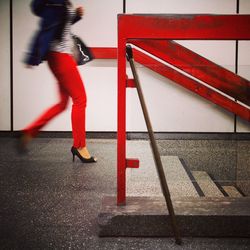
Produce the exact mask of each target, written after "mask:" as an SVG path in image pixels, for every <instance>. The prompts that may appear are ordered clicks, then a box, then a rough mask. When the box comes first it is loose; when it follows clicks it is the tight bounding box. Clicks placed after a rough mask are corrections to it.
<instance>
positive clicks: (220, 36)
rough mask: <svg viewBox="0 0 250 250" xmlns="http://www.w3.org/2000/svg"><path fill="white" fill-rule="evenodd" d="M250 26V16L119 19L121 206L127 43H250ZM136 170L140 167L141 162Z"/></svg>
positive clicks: (122, 196) (120, 198)
mask: <svg viewBox="0 0 250 250" xmlns="http://www.w3.org/2000/svg"><path fill="white" fill-rule="evenodd" d="M249 23H250V15H207V14H204V15H200V14H197V15H183V14H178V15H126V14H120V15H118V49H117V56H118V126H117V204H118V205H125V204H126V168H127V167H128V166H127V162H128V159H126V87H127V84H126V81H127V79H126V43H127V41H128V40H129V39H167V40H180V39H181V40H183V39H187V40H199V39H202V40H250V29H249ZM219 99H220V98H219ZM130 162H131V161H130ZM132 165H133V164H132ZM136 166H137V167H138V166H139V162H138V160H137V164H136Z"/></svg>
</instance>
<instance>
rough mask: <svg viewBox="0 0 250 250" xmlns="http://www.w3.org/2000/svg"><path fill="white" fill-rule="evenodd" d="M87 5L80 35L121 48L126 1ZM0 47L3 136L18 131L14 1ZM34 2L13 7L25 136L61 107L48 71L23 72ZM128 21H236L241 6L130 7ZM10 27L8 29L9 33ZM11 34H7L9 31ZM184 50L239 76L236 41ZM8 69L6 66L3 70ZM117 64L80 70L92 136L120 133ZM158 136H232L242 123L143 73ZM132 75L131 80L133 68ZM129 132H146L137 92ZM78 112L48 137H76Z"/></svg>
mask: <svg viewBox="0 0 250 250" xmlns="http://www.w3.org/2000/svg"><path fill="white" fill-rule="evenodd" d="M73 3H74V4H75V6H77V5H84V8H85V15H84V18H83V20H81V21H80V22H79V23H77V24H76V25H75V26H74V28H73V31H74V33H76V34H78V35H80V36H81V37H82V38H83V40H84V41H85V42H86V43H87V44H88V45H89V46H93V47H94V46H97V47H99V46H100V47H116V44H117V14H118V13H122V11H123V0H105V1H100V0H75V1H73ZM0 4H1V8H0V13H1V15H0V22H1V29H0V41H1V44H4V46H5V47H6V49H5V50H4V51H3V50H1V52H0V53H1V59H0V60H1V68H0V91H1V93H4V95H3V94H2V95H1V96H2V97H1V98H0V107H1V111H0V119H1V120H0V130H9V129H10V105H9V103H10V100H9V97H10V94H9V92H10V89H9V78H10V74H9V42H8V39H9V37H8V36H9V30H8V27H9V21H8V20H9V19H8V13H9V10H8V8H9V1H1V2H0ZM29 4H30V0H22V1H20V0H13V17H14V19H13V27H14V37H13V39H14V41H13V48H14V51H13V52H14V58H13V60H14V65H13V66H14V72H13V77H14V86H13V87H14V129H15V130H19V129H21V128H23V127H24V126H26V125H27V124H28V123H29V122H31V121H32V120H33V119H34V118H36V117H37V116H38V115H39V114H40V113H41V112H42V111H44V110H45V109H46V108H48V107H49V106H50V105H52V104H54V103H55V102H56V101H57V92H56V91H57V86H56V83H55V79H54V77H53V76H52V74H51V73H50V71H49V69H48V67H47V65H46V63H44V64H42V65H40V66H39V67H35V68H34V69H26V68H25V67H24V65H23V64H22V59H23V56H24V52H25V50H27V48H28V44H29V41H30V39H31V37H32V35H33V34H34V31H35V30H36V29H37V22H38V18H37V17H35V16H34V15H32V13H31V11H30V8H29ZM126 11H127V13H216V14H234V13H235V12H236V0H220V1H217V0H202V1H201V0H154V1H151V0H126ZM240 13H247V14H249V13H250V1H248V0H240ZM2 23H3V25H2ZM2 27H3V28H2ZM179 42H180V43H181V44H182V45H184V46H186V47H188V48H190V49H192V50H194V51H196V52H197V53H199V54H201V55H203V56H205V57H207V58H209V59H211V60H213V61H214V62H216V63H218V64H220V65H222V66H224V67H226V68H228V69H230V70H232V71H234V70H235V65H234V64H235V42H234V41H179ZM249 64H250V61H249V42H246V41H241V42H240V43H239V74H240V75H242V76H244V77H246V78H249V72H250V71H249V67H250V66H249ZM3 65H4V66H3ZM116 66H117V65H116V61H115V60H95V61H93V62H91V63H90V64H88V65H86V66H83V67H79V69H80V72H81V75H82V77H83V80H84V83H85V87H86V90H87V95H88V106H87V130H88V131H116V129H117V106H116V105H117V104H116V103H117V68H116ZM138 72H139V76H140V79H141V83H142V85H143V90H144V92H145V96H146V101H147V104H148V108H149V112H150V115H151V117H152V122H153V127H154V129H155V131H166V132H171V131H175V132H181V131H182V132H232V131H233V130H234V116H233V115H232V114H230V113H228V112H227V111H225V110H223V109H222V108H220V107H217V106H216V105H214V104H212V103H210V102H208V101H206V100H204V99H202V98H200V97H199V96H196V95H194V94H193V93H191V92H189V91H187V90H185V89H183V88H182V87H180V86H178V85H176V84H175V83H173V82H171V81H169V80H167V79H165V78H163V77H161V76H159V75H157V74H156V73H153V72H151V71H150V70H148V69H145V68H143V67H142V66H140V65H138ZM128 74H131V73H130V72H129V68H128ZM127 101H128V103H127V130H128V131H143V130H145V125H144V120H143V117H142V113H141V109H140V106H139V103H138V98H137V94H136V93H135V90H131V89H130V90H128V99H127ZM70 108H71V105H69V107H68V109H67V111H65V112H64V113H63V114H61V115H60V116H58V117H57V118H56V119H54V120H53V121H52V122H51V123H50V124H49V125H48V126H47V127H46V128H44V130H52V131H68V130H71V123H70ZM237 130H238V131H249V130H250V129H249V124H248V123H246V122H242V121H240V120H239V121H238V123H237Z"/></svg>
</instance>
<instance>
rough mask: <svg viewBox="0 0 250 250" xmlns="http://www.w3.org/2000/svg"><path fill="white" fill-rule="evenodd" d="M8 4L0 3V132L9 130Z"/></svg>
mask: <svg viewBox="0 0 250 250" xmlns="http://www.w3.org/2000/svg"><path fill="white" fill-rule="evenodd" d="M9 6H10V2H9V0H6V1H0V27H1V28H0V44H1V50H0V130H10V128H11V124H10V16H9V13H10V8H9Z"/></svg>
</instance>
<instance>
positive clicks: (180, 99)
mask: <svg viewBox="0 0 250 250" xmlns="http://www.w3.org/2000/svg"><path fill="white" fill-rule="evenodd" d="M126 2H127V9H126V11H127V13H156V14H157V13H213V14H214V13H221V14H229V13H235V11H236V2H235V0H229V1H228V0H223V1H217V0H203V1H200V0H186V1H183V0H174V1H173V0H155V1H150V0H138V1H133V0H127V1H126ZM178 42H179V43H180V44H182V45H184V46H186V47H187V48H189V49H192V50H193V51H195V52H197V53H199V54H200V55H202V56H205V57H206V58H208V59H210V60H212V61H214V62H215V63H217V64H219V65H222V66H223V67H226V68H227V69H229V70H233V71H234V67H235V65H234V64H235V42H233V41H178ZM140 74H141V75H140V77H141V78H142V79H143V81H144V82H143V84H145V87H144V91H145V95H147V93H148V97H147V101H148V105H149V106H150V110H151V116H152V117H154V118H153V119H154V129H155V130H156V131H183V132H232V131H233V129H234V122H233V120H234V119H233V118H234V116H233V115H232V114H229V113H228V112H227V111H224V110H223V109H222V108H219V107H217V106H215V105H214V104H212V103H210V102H208V101H206V100H204V99H202V98H200V97H198V96H197V95H194V94H192V93H190V92H189V91H187V90H184V89H183V88H182V87H179V86H177V85H176V84H174V83H172V82H171V81H169V80H166V79H164V78H162V77H159V76H157V75H156V74H155V73H152V72H150V71H148V70H146V69H141V70H140ZM129 105H131V107H133V108H130V111H129V112H128V127H129V128H130V129H131V130H134V129H136V130H142V129H145V126H144V125H143V123H142V122H139V123H137V122H135V121H136V119H135V117H136V116H137V113H139V109H138V110H137V112H136V114H134V112H135V109H136V108H135V107H136V106H137V100H136V97H135V96H133V94H131V96H130V104H129ZM159 107H161V110H160V108H159Z"/></svg>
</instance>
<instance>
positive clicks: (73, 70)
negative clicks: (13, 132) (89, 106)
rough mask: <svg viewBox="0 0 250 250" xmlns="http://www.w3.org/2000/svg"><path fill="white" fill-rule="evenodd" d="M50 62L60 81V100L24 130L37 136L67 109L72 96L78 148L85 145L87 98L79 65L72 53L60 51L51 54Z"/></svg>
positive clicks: (74, 131)
mask: <svg viewBox="0 0 250 250" xmlns="http://www.w3.org/2000/svg"><path fill="white" fill-rule="evenodd" d="M48 64H49V67H50V69H51V71H52V72H53V74H54V75H55V77H56V79H57V81H58V86H59V95H60V100H59V102H58V103H57V104H55V105H54V106H52V107H50V108H49V109H48V110H47V111H46V112H44V113H43V114H42V115H41V116H40V117H39V118H38V119H36V120H35V121H34V122H33V123H32V124H30V125H29V126H28V127H26V128H25V129H24V130H23V132H24V133H27V134H30V135H31V136H32V137H34V136H36V135H37V133H38V132H39V130H40V129H41V128H42V127H43V126H44V125H46V124H47V123H48V122H49V121H50V120H51V119H52V118H54V117H55V116H56V115H58V114H60V113H61V112H62V111H63V110H65V109H66V107H67V103H68V100H69V97H71V98H72V101H73V105H72V112H71V123H72V132H73V139H74V143H73V146H74V147H76V148H80V147H85V146H86V135H85V134H86V132H85V109H86V102H87V98H86V92H85V88H84V85H83V81H82V79H81V76H80V74H79V72H78V69H77V65H76V63H75V61H74V59H73V58H72V56H71V55H69V54H65V53H58V52H51V53H50V54H49V56H48Z"/></svg>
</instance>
